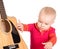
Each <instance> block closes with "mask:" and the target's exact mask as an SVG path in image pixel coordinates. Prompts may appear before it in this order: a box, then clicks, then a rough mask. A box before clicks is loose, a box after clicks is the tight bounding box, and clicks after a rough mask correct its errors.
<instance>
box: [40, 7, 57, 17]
mask: <svg viewBox="0 0 60 49" xmlns="http://www.w3.org/2000/svg"><path fill="white" fill-rule="evenodd" d="M41 13H44V14H46V15H53V16H54V17H56V11H55V9H53V8H52V7H44V8H42V9H41V11H40V14H41Z"/></svg>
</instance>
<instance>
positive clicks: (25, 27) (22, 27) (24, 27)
mask: <svg viewBox="0 0 60 49" xmlns="http://www.w3.org/2000/svg"><path fill="white" fill-rule="evenodd" d="M17 29H18V30H20V31H28V24H23V23H21V22H20V21H19V23H17Z"/></svg>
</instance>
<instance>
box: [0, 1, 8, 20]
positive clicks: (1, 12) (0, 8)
mask: <svg viewBox="0 0 60 49" xmlns="http://www.w3.org/2000/svg"><path fill="white" fill-rule="evenodd" d="M0 15H1V19H7V15H6V12H5V8H4V4H3V0H0Z"/></svg>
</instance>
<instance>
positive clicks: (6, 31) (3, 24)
mask: <svg viewBox="0 0 60 49" xmlns="http://www.w3.org/2000/svg"><path fill="white" fill-rule="evenodd" d="M0 49H28V48H27V46H26V44H25V42H24V40H23V39H22V36H21V35H20V34H19V32H18V30H17V21H16V18H15V17H8V18H7V19H6V20H3V19H2V20H0Z"/></svg>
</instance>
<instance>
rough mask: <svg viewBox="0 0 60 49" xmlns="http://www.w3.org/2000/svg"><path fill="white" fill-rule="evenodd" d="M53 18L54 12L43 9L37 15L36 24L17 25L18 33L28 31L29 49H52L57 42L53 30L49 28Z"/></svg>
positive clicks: (49, 8) (51, 9)
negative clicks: (29, 37) (29, 38)
mask: <svg viewBox="0 0 60 49" xmlns="http://www.w3.org/2000/svg"><path fill="white" fill-rule="evenodd" d="M55 17H56V11H55V10H54V9H53V8H52V7H44V8H42V9H41V11H40V13H39V17H38V22H36V23H32V24H22V23H21V22H19V23H18V25H17V26H18V29H19V30H20V31H30V34H31V45H30V49H52V46H54V44H55V43H56V40H57V39H56V33H55V28H53V27H52V26H51V25H52V24H53V23H54V20H55Z"/></svg>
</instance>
